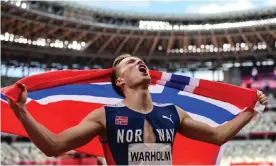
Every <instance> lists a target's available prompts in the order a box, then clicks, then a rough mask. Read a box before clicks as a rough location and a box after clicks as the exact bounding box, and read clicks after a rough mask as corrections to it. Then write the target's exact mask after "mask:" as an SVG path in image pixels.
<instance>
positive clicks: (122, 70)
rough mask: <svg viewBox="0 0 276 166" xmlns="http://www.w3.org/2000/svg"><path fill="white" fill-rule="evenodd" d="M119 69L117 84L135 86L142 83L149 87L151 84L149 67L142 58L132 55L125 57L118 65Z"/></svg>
mask: <svg viewBox="0 0 276 166" xmlns="http://www.w3.org/2000/svg"><path fill="white" fill-rule="evenodd" d="M117 71H118V72H117V73H118V77H117V81H116V84H117V86H121V85H126V86H128V87H130V88H135V87H137V86H141V85H144V87H148V86H149V84H150V80H151V78H150V75H149V69H148V68H147V66H146V64H145V63H144V62H143V61H142V60H141V59H140V58H137V57H133V56H130V57H127V58H125V59H123V60H122V61H121V62H120V63H119V65H118V66H117Z"/></svg>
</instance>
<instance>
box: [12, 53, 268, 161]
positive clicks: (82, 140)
mask: <svg viewBox="0 0 276 166" xmlns="http://www.w3.org/2000/svg"><path fill="white" fill-rule="evenodd" d="M140 65H144V62H143V61H142V60H141V59H139V58H137V57H133V56H129V57H127V58H125V59H123V60H122V61H121V62H120V64H119V65H118V66H117V69H118V70H119V73H118V79H117V81H116V85H117V86H120V87H121V88H122V90H123V92H124V95H125V99H124V100H123V104H124V105H126V106H127V107H128V108H130V109H131V110H133V111H137V112H140V113H149V112H151V111H152V109H153V103H152V99H151V96H150V93H149V90H148V87H149V84H150V76H149V71H148V69H147V68H146V72H141V71H139V66H140ZM19 86H20V88H22V90H23V92H22V94H21V97H20V99H19V101H17V102H12V101H11V100H10V99H8V102H9V105H10V107H11V108H12V110H13V112H14V113H15V115H16V116H17V118H18V119H19V120H20V122H21V123H22V125H23V127H24V128H25V129H26V131H27V133H28V135H29V136H30V138H31V140H32V141H33V143H34V144H35V145H36V146H37V147H38V148H39V149H40V150H41V151H42V152H44V153H45V154H46V155H47V156H57V155H58V154H60V153H63V152H66V151H69V150H73V149H75V148H78V147H80V146H83V145H85V144H86V143H88V142H89V141H90V140H92V139H93V138H94V137H96V136H100V140H101V141H105V140H106V117H105V111H104V110H103V109H104V107H102V108H99V109H97V110H94V111H92V112H91V113H90V114H88V115H87V116H86V117H85V118H84V119H83V120H82V121H81V122H80V123H79V124H78V125H76V126H74V127H72V128H69V129H67V130H65V131H63V132H61V133H59V134H55V133H52V132H51V131H49V130H48V129H46V128H45V127H44V126H42V125H41V124H40V123H38V122H37V121H36V120H35V119H34V118H33V117H32V116H31V115H30V114H29V112H28V110H27V109H26V107H25V104H26V100H27V90H26V88H25V86H24V85H22V84H19ZM258 98H259V101H260V103H261V104H266V103H267V98H266V96H265V95H264V94H263V93H258ZM187 104H188V103H187ZM176 108H177V112H178V115H179V119H180V127H179V131H178V132H179V133H180V134H182V135H184V136H186V137H189V138H192V139H195V140H200V141H204V142H208V143H212V144H217V145H221V144H223V143H225V142H226V141H228V140H230V139H231V138H232V137H233V136H234V135H236V134H237V133H238V132H239V131H240V130H241V129H242V128H243V127H244V126H245V125H246V124H247V123H248V122H249V121H250V120H251V119H252V118H253V117H254V116H255V115H256V113H255V112H254V111H253V110H246V111H244V112H242V113H241V114H240V115H239V116H237V117H236V118H235V119H233V120H231V121H229V122H227V123H225V124H223V125H221V126H219V127H216V128H213V127H210V126H208V125H207V124H205V123H201V122H199V121H195V120H193V119H192V118H191V117H190V116H189V115H188V114H187V113H185V111H183V110H182V109H181V108H179V107H177V106H176ZM144 123H145V124H144V133H143V134H144V141H145V142H146V143H154V142H155V141H156V136H155V134H154V133H153V131H152V127H151V125H150V124H149V123H148V122H147V121H146V120H145V122H144Z"/></svg>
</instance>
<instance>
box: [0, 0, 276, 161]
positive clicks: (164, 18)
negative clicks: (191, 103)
mask: <svg viewBox="0 0 276 166" xmlns="http://www.w3.org/2000/svg"><path fill="white" fill-rule="evenodd" d="M258 2H259V1H258ZM91 3H93V2H91ZM0 39H1V87H4V86H8V85H11V84H13V83H14V82H15V81H17V80H18V79H20V78H22V77H26V76H28V75H33V74H37V73H41V72H46V71H53V70H62V69H92V68H97V69H99V68H109V67H111V62H112V60H113V59H114V58H115V57H116V56H117V55H119V54H120V53H130V54H132V55H136V56H139V57H141V58H142V59H144V60H145V62H146V63H147V64H148V66H149V67H150V69H154V70H161V71H167V72H173V73H178V74H184V75H187V76H192V77H197V78H203V79H209V80H213V81H221V82H226V83H231V84H234V85H238V86H243V87H248V88H255V89H259V90H263V91H264V92H265V93H266V94H267V95H268V98H269V101H268V106H267V108H266V111H265V113H264V114H263V115H262V117H257V118H255V119H254V120H252V122H250V124H248V125H247V126H246V127H245V128H244V129H243V130H242V131H241V132H239V134H238V135H237V136H235V137H234V139H233V140H232V141H230V142H229V143H228V145H227V146H226V151H225V153H224V154H223V157H222V162H221V165H236V164H243V165H264V164H267V165H276V141H275V138H276V99H275V94H276V68H275V58H276V48H275V47H276V7H275V6H266V7H262V8H258V9H250V10H241V11H236V12H224V13H220V14H201V15H198V14H190V15H189V14H186V15H168V14H164V15H147V14H141V13H131V12H130V13H128V12H122V11H113V10H104V9H99V8H91V7H88V6H84V5H76V3H73V2H65V1H63V2H54V1H47V2H46V1H44V2H43V1H7V0H5V1H1V36H0ZM1 147H2V149H1V164H9V165H11V164H26V165H30V164H36V165H37V164H51V165H56V164H70V165H82V164H98V165H102V164H105V161H104V159H103V158H99V157H97V156H90V155H86V154H79V153H77V152H75V151H70V152H68V153H66V154H64V155H61V156H59V157H56V158H49V157H46V156H45V155H44V154H42V153H41V152H40V151H39V150H38V149H37V148H36V147H35V146H34V145H33V144H32V143H30V141H29V140H28V139H27V138H23V137H18V136H14V135H10V134H6V133H1Z"/></svg>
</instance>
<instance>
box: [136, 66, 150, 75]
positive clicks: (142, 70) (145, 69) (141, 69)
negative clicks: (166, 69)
mask: <svg viewBox="0 0 276 166" xmlns="http://www.w3.org/2000/svg"><path fill="white" fill-rule="evenodd" d="M138 69H139V71H140V72H141V73H143V74H147V73H148V71H147V67H146V66H145V65H139V67H138Z"/></svg>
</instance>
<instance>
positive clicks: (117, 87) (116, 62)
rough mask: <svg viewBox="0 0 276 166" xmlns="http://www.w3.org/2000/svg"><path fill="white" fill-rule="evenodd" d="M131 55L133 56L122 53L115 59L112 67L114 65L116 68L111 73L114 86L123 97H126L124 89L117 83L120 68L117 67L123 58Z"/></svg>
mask: <svg viewBox="0 0 276 166" xmlns="http://www.w3.org/2000/svg"><path fill="white" fill-rule="evenodd" d="M130 56H131V55H129V54H122V55H120V56H118V57H117V58H116V59H115V60H114V61H113V65H112V67H113V69H114V70H113V71H112V73H111V83H112V88H113V89H114V90H115V92H116V93H117V94H118V95H120V96H122V97H125V95H124V92H123V91H122V89H121V87H119V86H117V85H116V80H117V77H118V68H117V66H118V65H119V64H120V62H121V61H122V60H123V59H125V58H127V57H130Z"/></svg>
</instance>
